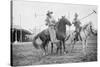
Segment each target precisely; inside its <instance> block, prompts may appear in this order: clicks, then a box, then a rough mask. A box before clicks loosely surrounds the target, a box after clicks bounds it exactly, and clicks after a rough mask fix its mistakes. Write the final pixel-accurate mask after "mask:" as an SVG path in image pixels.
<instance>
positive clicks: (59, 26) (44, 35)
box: [33, 16, 71, 53]
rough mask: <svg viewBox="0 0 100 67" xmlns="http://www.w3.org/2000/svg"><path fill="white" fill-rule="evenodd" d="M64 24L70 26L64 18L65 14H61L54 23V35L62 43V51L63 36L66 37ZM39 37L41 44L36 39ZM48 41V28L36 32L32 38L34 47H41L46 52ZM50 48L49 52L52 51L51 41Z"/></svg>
mask: <svg viewBox="0 0 100 67" xmlns="http://www.w3.org/2000/svg"><path fill="white" fill-rule="evenodd" d="M66 25H68V26H71V23H70V21H69V20H68V19H67V18H65V16H62V18H61V19H60V20H59V21H58V22H57V23H56V25H55V30H56V37H57V39H58V40H60V44H62V45H63V48H64V52H65V38H66ZM38 38H40V40H41V41H42V43H41V44H38V43H37V42H36V40H37V39H38ZM49 42H50V34H49V31H48V29H45V30H43V31H42V32H40V33H38V34H37V35H36V36H35V37H34V38H33V45H34V47H35V48H37V49H38V48H39V47H41V48H42V49H43V51H44V52H45V53H46V49H45V47H46V46H47V45H48V43H49ZM51 45H52V47H51V48H52V49H51V52H52V51H53V43H51ZM57 49H59V48H57Z"/></svg>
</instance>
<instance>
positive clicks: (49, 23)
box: [45, 11, 59, 43]
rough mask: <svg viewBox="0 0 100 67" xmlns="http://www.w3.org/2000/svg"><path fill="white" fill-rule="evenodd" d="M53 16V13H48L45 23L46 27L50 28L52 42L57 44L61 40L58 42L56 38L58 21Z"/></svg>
mask: <svg viewBox="0 0 100 67" xmlns="http://www.w3.org/2000/svg"><path fill="white" fill-rule="evenodd" d="M52 14H53V12H51V11H48V13H47V14H46V16H47V18H46V20H45V21H46V26H48V30H49V33H50V39H51V42H52V43H57V42H59V40H57V38H56V31H55V24H56V21H55V19H54V18H53V16H52Z"/></svg>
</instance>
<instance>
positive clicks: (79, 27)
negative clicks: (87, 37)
mask: <svg viewBox="0 0 100 67" xmlns="http://www.w3.org/2000/svg"><path fill="white" fill-rule="evenodd" d="M72 23H73V24H74V26H75V32H76V39H77V41H78V40H79V39H81V37H80V29H81V26H80V24H81V22H80V21H79V20H78V14H77V13H75V18H74V20H73V22H72Z"/></svg>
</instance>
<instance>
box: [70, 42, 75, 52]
mask: <svg viewBox="0 0 100 67" xmlns="http://www.w3.org/2000/svg"><path fill="white" fill-rule="evenodd" d="M75 42H76V41H75V40H73V41H72V44H71V51H70V52H71V53H72V51H73V49H74V45H75Z"/></svg>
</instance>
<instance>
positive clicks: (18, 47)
mask: <svg viewBox="0 0 100 67" xmlns="http://www.w3.org/2000/svg"><path fill="white" fill-rule="evenodd" d="M87 42H88V46H87V50H86V53H87V55H83V53H82V45H81V43H76V44H75V47H74V49H73V51H72V53H70V52H68V53H66V54H62V55H57V54H52V55H51V54H50V46H48V48H49V50H48V53H49V54H48V55H46V56H42V51H41V49H35V48H34V47H33V45H32V43H31V42H26V43H16V44H13V45H12V47H13V48H12V50H13V51H12V57H11V58H12V61H11V62H12V64H13V66H26V65H39V64H55V63H76V62H90V61H97V37H96V36H92V37H90V38H89V39H88V41H87ZM66 50H69V46H68V44H66ZM54 51H55V49H54Z"/></svg>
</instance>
